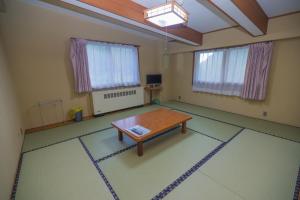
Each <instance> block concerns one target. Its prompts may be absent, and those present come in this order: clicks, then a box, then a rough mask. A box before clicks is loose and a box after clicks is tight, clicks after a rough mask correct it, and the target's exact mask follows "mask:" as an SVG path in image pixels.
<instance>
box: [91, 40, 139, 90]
mask: <svg viewBox="0 0 300 200" xmlns="http://www.w3.org/2000/svg"><path fill="white" fill-rule="evenodd" d="M86 41H87V42H99V43H106V44H115V45H127V46H132V47H135V48H136V49H137V59H138V60H137V63H138V71H139V78H140V83H139V84H137V85H131V86H120V87H109V88H93V87H92V86H91V87H92V92H97V91H107V90H116V89H124V88H134V87H140V86H141V85H142V83H141V82H142V79H141V63H140V45H136V44H131V43H120V42H110V41H103V40H91V39H86Z"/></svg>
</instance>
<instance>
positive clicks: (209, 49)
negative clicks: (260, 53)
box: [191, 43, 251, 96]
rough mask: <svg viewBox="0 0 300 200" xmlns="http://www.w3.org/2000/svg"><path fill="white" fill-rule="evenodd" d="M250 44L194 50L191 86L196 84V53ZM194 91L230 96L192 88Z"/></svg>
mask: <svg viewBox="0 0 300 200" xmlns="http://www.w3.org/2000/svg"><path fill="white" fill-rule="evenodd" d="M249 44H251V43H248V44H243V45H231V46H226V47H217V48H208V49H201V50H194V51H192V53H193V69H192V82H191V86H192V88H193V86H194V80H195V79H194V72H195V63H196V53H201V52H205V51H215V50H226V49H230V48H238V47H246V46H249ZM192 93H207V94H211V95H222V96H228V95H225V94H218V93H211V92H205V91H196V90H193V89H192Z"/></svg>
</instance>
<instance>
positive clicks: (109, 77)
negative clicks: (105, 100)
mask: <svg viewBox="0 0 300 200" xmlns="http://www.w3.org/2000/svg"><path fill="white" fill-rule="evenodd" d="M86 49H87V57H88V68H89V75H90V80H91V86H92V89H107V88H116V87H127V86H137V85H139V84H140V74H139V62H138V49H137V48H136V47H135V46H131V45H122V44H111V43H104V42H91V41H89V42H88V43H87V45H86Z"/></svg>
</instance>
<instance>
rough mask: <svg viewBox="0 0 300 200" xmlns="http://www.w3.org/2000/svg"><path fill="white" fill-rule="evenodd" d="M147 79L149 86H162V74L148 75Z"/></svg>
mask: <svg viewBox="0 0 300 200" xmlns="http://www.w3.org/2000/svg"><path fill="white" fill-rule="evenodd" d="M146 79H147V80H146V83H147V85H160V84H161V74H147V76H146Z"/></svg>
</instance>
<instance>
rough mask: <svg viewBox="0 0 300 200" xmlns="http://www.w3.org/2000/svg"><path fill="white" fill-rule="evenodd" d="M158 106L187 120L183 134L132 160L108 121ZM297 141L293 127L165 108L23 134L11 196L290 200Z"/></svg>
mask: <svg viewBox="0 0 300 200" xmlns="http://www.w3.org/2000/svg"><path fill="white" fill-rule="evenodd" d="M160 107H165V108H168V109H174V110H175V111H178V112H186V113H187V114H190V115H191V116H192V117H193V119H192V120H190V121H189V122H188V123H187V128H188V129H187V133H186V134H182V133H181V132H180V127H177V128H173V129H171V130H169V131H166V132H165V133H162V134H161V135H159V136H157V137H155V138H152V139H150V140H148V141H147V142H145V144H144V155H143V156H142V157H138V156H137V153H136V144H135V143H134V142H133V141H132V140H131V139H130V138H128V137H126V136H124V140H123V141H122V142H120V141H119V140H118V135H117V130H116V129H114V128H112V127H111V122H112V121H114V120H117V119H121V118H124V117H127V116H131V115H134V114H140V113H144V112H147V111H150V110H154V109H157V108H160ZM299 142H300V128H297V127H292V126H287V125H282V124H277V123H273V122H268V121H264V120H259V119H254V118H249V117H245V116H240V115H236V114H232V113H226V112H222V111H218V110H213V109H208V108H203V107H199V106H193V105H190V104H184V103H179V102H165V103H163V105H161V106H159V105H151V106H145V107H141V108H134V109H129V110H125V111H121V112H117V113H113V114H107V115H105V116H102V117H99V118H95V119H92V120H88V121H83V122H80V123H75V124H71V125H66V126H63V127H58V128H54V129H49V130H46V131H40V132H36V133H32V134H29V135H26V137H25V141H24V145H23V153H22V156H21V160H20V166H19V175H18V178H17V179H16V183H15V188H14V189H15V190H14V192H13V195H12V197H13V199H17V200H53V199H55V200H68V199H71V200H80V199H91V200H92V199H121V200H135V199H136V200H143V199H178V200H182V199H205V200H219V199H222V200H223V199H224V200H235V199H236V200H269V199H270V200H277V199H278V200H285V199H295V198H297V197H298V194H296V193H297V191H299V186H300V185H299V183H300V176H298V173H299V166H300V143H299ZM297 177H298V178H297ZM297 182H298V185H297V184H296V183H297Z"/></svg>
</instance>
